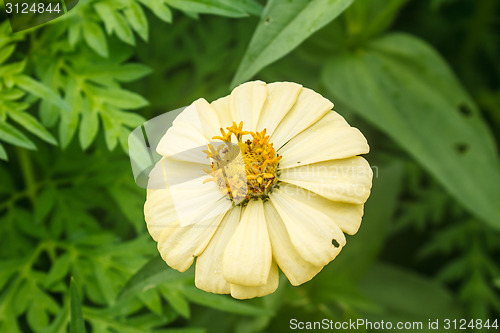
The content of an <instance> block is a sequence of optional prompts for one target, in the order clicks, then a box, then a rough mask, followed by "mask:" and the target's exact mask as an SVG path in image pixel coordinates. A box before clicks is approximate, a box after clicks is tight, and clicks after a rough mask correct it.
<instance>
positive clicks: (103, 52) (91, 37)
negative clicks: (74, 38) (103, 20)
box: [83, 20, 109, 58]
mask: <svg viewBox="0 0 500 333" xmlns="http://www.w3.org/2000/svg"><path fill="white" fill-rule="evenodd" d="M83 37H84V38H85V41H86V42H87V44H88V46H90V48H91V49H92V50H94V51H95V52H96V53H97V54H99V55H100V56H101V57H104V58H107V57H108V54H109V52H108V43H107V41H106V36H105V35H104V32H103V31H102V29H101V27H100V26H99V25H98V24H97V23H95V22H92V21H90V20H85V25H84V27H83Z"/></svg>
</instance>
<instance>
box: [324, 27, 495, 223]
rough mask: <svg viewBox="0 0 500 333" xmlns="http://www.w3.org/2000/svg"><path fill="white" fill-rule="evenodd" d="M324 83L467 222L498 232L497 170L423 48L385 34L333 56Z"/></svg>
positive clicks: (490, 149)
mask: <svg viewBox="0 0 500 333" xmlns="http://www.w3.org/2000/svg"><path fill="white" fill-rule="evenodd" d="M323 82H324V84H325V85H326V87H327V89H328V90H329V91H330V92H331V94H332V95H333V96H335V97H336V98H337V99H338V101H339V102H340V103H341V104H343V105H346V106H348V107H349V108H350V109H352V110H353V111H355V112H357V113H359V114H360V115H361V116H363V117H364V118H366V119H367V120H369V121H370V122H371V123H373V124H374V125H375V126H377V127H378V128H380V129H381V130H383V131H384V132H386V133H387V134H388V135H389V136H390V137H392V139H394V140H395V141H396V142H397V143H399V144H400V145H401V146H402V147H403V148H404V149H406V150H407V151H408V152H409V153H410V154H411V155H412V156H413V157H414V158H415V159H416V160H417V161H419V162H420V163H421V164H422V165H423V166H424V167H425V168H427V170H429V171H430V173H431V174H432V175H433V176H434V177H436V179H437V180H438V181H440V182H441V184H442V185H443V186H444V187H445V188H446V190H447V191H448V192H449V193H451V194H452V195H453V196H454V197H455V198H456V199H457V200H458V201H459V202H460V203H462V205H464V206H465V207H466V208H467V209H469V210H470V212H471V213H472V214H475V215H477V216H479V217H481V218H482V219H483V220H484V221H486V222H488V223H489V224H490V225H491V226H493V227H495V228H496V229H500V206H499V205H498V198H500V187H499V186H498V185H497V184H500V172H499V170H500V164H499V160H498V157H497V151H496V148H495V143H494V140H493V138H492V135H491V133H490V131H489V129H488V126H487V125H486V124H485V123H484V121H483V120H482V119H481V116H480V114H479V112H478V110H477V107H476V105H475V104H474V102H472V101H471V99H470V98H469V96H468V95H467V93H466V92H465V91H464V89H463V88H462V87H461V86H460V84H459V82H458V81H457V79H456V78H455V76H454V75H453V73H452V72H451V70H450V69H449V68H448V66H447V65H446V63H445V62H444V61H443V60H442V59H441V57H440V56H439V55H438V54H437V53H436V52H435V51H434V50H433V49H432V48H431V47H430V46H428V45H427V44H425V43H424V42H422V41H420V40H418V39H417V38H415V37H411V36H409V35H405V34H392V35H388V36H385V37H383V38H380V39H377V40H375V41H373V42H372V43H370V44H369V45H368V47H367V48H366V49H365V50H358V51H357V52H356V53H345V54H339V55H337V56H334V57H333V59H332V60H331V62H330V63H329V65H328V66H327V67H326V68H325V70H324V72H323Z"/></svg>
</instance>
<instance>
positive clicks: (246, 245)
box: [223, 199, 272, 287]
mask: <svg viewBox="0 0 500 333" xmlns="http://www.w3.org/2000/svg"><path fill="white" fill-rule="evenodd" d="M271 258H272V254H271V243H270V241H269V233H268V231H267V226H266V220H265V215H264V205H263V203H262V200H260V199H259V200H251V201H250V202H249V203H248V205H247V207H246V208H245V210H244V212H243V215H242V217H241V221H240V224H239V225H238V228H237V229H236V232H235V233H234V235H233V237H232V238H231V240H230V241H229V244H228V245H227V247H226V250H225V251H224V258H223V273H224V279H226V281H228V282H230V283H232V284H239V285H244V286H254V287H257V286H263V285H265V284H266V283H267V281H268V277H269V270H270V267H271Z"/></svg>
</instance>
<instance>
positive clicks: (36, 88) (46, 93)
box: [14, 75, 70, 111]
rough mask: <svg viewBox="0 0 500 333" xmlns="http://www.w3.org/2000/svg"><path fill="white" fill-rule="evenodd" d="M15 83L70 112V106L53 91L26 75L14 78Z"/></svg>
mask: <svg viewBox="0 0 500 333" xmlns="http://www.w3.org/2000/svg"><path fill="white" fill-rule="evenodd" d="M14 82H15V83H16V84H17V85H18V86H19V87H20V88H22V89H24V90H26V91H28V92H29V93H31V94H33V95H35V96H37V97H39V98H41V99H42V100H44V101H47V102H49V103H51V104H53V105H55V106H57V107H59V108H61V109H63V110H66V111H67V110H69V109H70V108H69V105H68V104H67V103H66V102H65V101H64V100H63V99H62V98H61V97H60V96H59V95H58V94H57V93H56V92H54V91H53V90H52V89H50V88H48V87H47V86H45V85H44V84H42V83H40V82H38V81H36V80H34V79H32V78H31V77H29V76H26V75H18V76H15V77H14Z"/></svg>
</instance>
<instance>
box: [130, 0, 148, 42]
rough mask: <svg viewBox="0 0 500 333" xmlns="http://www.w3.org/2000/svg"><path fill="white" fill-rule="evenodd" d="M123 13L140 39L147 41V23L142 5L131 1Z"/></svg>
mask: <svg viewBox="0 0 500 333" xmlns="http://www.w3.org/2000/svg"><path fill="white" fill-rule="evenodd" d="M124 14H125V17H126V18H127V20H128V22H129V23H130V25H131V26H132V28H134V30H135V31H136V32H137V34H139V36H140V37H141V38H142V40H144V41H145V42H147V41H148V38H149V24H148V19H147V17H146V14H145V13H144V10H142V7H141V6H139V4H138V3H137V2H131V3H130V7H128V8H127V9H126V10H125V12H124Z"/></svg>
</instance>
